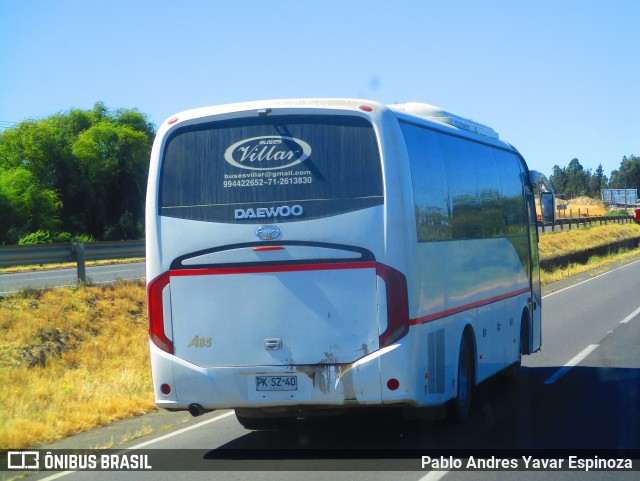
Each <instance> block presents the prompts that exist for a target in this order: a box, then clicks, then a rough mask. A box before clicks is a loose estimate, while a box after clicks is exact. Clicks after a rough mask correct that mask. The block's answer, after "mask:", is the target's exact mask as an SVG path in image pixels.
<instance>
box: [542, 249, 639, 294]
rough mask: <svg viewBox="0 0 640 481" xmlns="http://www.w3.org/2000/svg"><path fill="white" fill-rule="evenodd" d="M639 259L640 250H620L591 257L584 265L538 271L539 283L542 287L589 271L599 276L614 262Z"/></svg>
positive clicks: (570, 265)
mask: <svg viewBox="0 0 640 481" xmlns="http://www.w3.org/2000/svg"><path fill="white" fill-rule="evenodd" d="M637 259H640V249H634V250H622V251H620V252H618V253H617V254H611V255H608V256H603V257H600V256H593V257H591V258H590V259H589V261H588V262H587V263H586V264H569V265H568V266H567V267H565V268H562V269H555V270H553V271H544V270H541V271H540V282H541V283H542V285H546V284H552V283H554V282H557V281H561V280H562V279H566V278H568V277H571V276H574V275H576V274H582V273H583V272H588V271H590V274H591V275H592V276H595V275H598V274H601V273H602V272H604V271H605V270H606V269H602V268H605V267H606V266H608V265H609V264H613V263H614V262H624V263H627V262H631V261H634V260H637Z"/></svg>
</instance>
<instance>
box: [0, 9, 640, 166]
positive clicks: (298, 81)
mask: <svg viewBox="0 0 640 481" xmlns="http://www.w3.org/2000/svg"><path fill="white" fill-rule="evenodd" d="M298 97H345V98H363V99H371V100H376V101H380V102H383V103H387V104H391V103H394V102H408V101H417V102H425V103H429V104H433V105H437V106H439V107H441V108H443V109H445V110H448V111H451V112H453V113H455V114H457V115H461V116H463V117H468V118H471V119H473V120H476V121H478V122H481V123H484V124H486V125H489V126H491V127H492V128H493V129H495V130H496V131H497V132H498V133H499V134H500V138H501V139H502V140H505V141H507V142H509V143H510V144H512V145H514V146H515V147H516V148H517V149H518V150H519V151H520V152H521V153H522V155H523V156H524V157H525V159H526V160H527V163H528V164H529V167H530V168H531V169H534V170H539V171H541V172H543V173H545V174H546V175H550V174H551V173H552V169H553V166H554V165H559V166H560V167H566V166H567V165H568V164H569V162H570V161H571V160H572V159H573V158H577V159H578V160H579V161H580V163H581V165H582V166H583V167H584V168H585V169H592V170H593V171H595V169H596V168H597V167H598V165H599V164H602V166H603V168H604V172H605V174H606V175H607V176H609V175H610V173H611V171H612V170H615V169H618V168H619V166H620V162H621V160H622V157H623V156H625V155H626V156H630V155H632V154H634V155H640V1H637V0H530V1H529V0H505V1H503V0H477V1H472V0H456V1H444V0H438V1H435V0H422V1H418V0H415V1H411V0H396V1H378V0H351V1H349V0H322V1H311V0H307V1H304V0H294V1H292V0H280V1H278V0H264V1H258V0H229V1H224V0H218V1H216V0H208V1H205V0H184V1H178V0H171V1H166V0H136V1H128V0H91V1H87V0H56V1H45V0H0V128H2V127H5V128H6V127H7V126H12V125H15V124H16V123H18V122H20V121H22V120H25V119H38V118H43V117H47V116H50V115H52V114H55V113H58V112H63V111H68V110H70V109H72V108H80V109H90V108H92V107H93V105H94V103H95V102H96V101H102V102H104V103H105V104H106V105H107V107H109V108H112V109H116V108H137V109H138V110H140V111H141V112H143V113H145V114H147V115H148V116H149V118H150V120H151V121H152V122H153V123H155V124H156V125H159V124H160V123H162V122H163V121H164V120H165V119H167V118H168V117H170V116H171V115H172V114H174V113H177V112H180V111H182V110H187V109H190V108H195V107H203V106H207V105H218V104H226V103H232V102H239V101H247V100H261V99H276V98H298Z"/></svg>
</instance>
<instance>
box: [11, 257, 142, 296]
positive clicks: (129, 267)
mask: <svg viewBox="0 0 640 481" xmlns="http://www.w3.org/2000/svg"><path fill="white" fill-rule="evenodd" d="M86 273H87V282H90V283H93V284H101V283H107V282H113V281H115V280H118V279H121V280H130V279H143V278H144V276H145V267H144V262H136V263H131V264H112V265H104V266H94V267H87V271H86ZM77 279H78V276H77V270H76V269H75V268H73V269H56V270H49V271H32V272H23V273H18V274H3V275H0V296H2V295H6V294H9V293H12V292H17V291H20V290H21V289H28V288H43V287H61V286H73V285H75V284H76V283H77V282H78V280H77Z"/></svg>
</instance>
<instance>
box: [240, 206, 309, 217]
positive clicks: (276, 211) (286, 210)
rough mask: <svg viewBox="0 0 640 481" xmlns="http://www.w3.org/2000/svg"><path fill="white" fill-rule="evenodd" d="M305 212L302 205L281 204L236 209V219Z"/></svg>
mask: <svg viewBox="0 0 640 481" xmlns="http://www.w3.org/2000/svg"><path fill="white" fill-rule="evenodd" d="M302 214H304V209H303V208H302V206H301V205H292V206H288V205H281V206H280V207H260V208H258V209H235V211H234V217H235V218H236V219H261V218H265V217H289V216H295V217H299V216H301V215H302Z"/></svg>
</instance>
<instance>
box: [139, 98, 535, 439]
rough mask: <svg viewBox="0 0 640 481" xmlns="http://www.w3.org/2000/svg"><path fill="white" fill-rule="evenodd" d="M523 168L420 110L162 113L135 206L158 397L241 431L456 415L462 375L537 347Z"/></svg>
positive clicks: (461, 125)
mask: <svg viewBox="0 0 640 481" xmlns="http://www.w3.org/2000/svg"><path fill="white" fill-rule="evenodd" d="M533 174H537V173H534V172H531V173H530V172H529V170H528V168H527V165H526V163H525V161H524V159H523V158H522V157H521V156H520V154H519V153H518V152H517V151H516V150H515V149H514V148H513V147H512V146H510V145H509V144H507V143H505V142H502V141H500V140H498V135H497V134H496V133H495V132H494V131H493V130H492V129H490V128H488V127H486V126H483V125H481V124H478V123H475V122H472V121H470V120H466V119H464V118H462V117H458V116H456V115H452V114H449V113H447V112H444V111H442V110H441V109H438V108H436V107H433V106H430V105H426V104H420V103H407V104H400V105H390V106H385V105H382V104H380V103H377V102H372V101H362V100H337V99H298V100H276V101H261V102H250V103H240V104H233V105H223V106H216V107H208V108H201V109H195V110H190V111H186V112H183V113H180V114H178V115H176V116H175V117H173V118H171V119H169V120H168V121H166V122H165V123H164V124H163V125H162V126H161V127H160V129H159V131H158V134H157V137H156V140H155V143H154V146H153V151H152V155H151V164H150V171H149V183H148V190H147V204H146V239H147V240H146V242H147V245H146V249H147V250H146V252H147V280H148V303H149V332H150V349H151V366H152V375H153V385H154V392H155V399H156V403H157V404H158V405H159V406H160V407H163V408H166V409H170V410H189V412H191V414H193V415H199V414H202V413H203V412H206V411H208V410H212V409H222V408H232V409H235V411H236V415H237V417H238V420H239V421H240V423H241V424H242V425H243V426H245V427H247V428H249V429H268V428H275V427H279V426H281V425H283V424H287V423H289V422H291V420H293V419H296V418H301V417H311V416H315V415H328V414H333V413H339V412H342V410H345V409H347V408H357V407H382V406H389V407H402V408H405V410H406V412H407V413H416V412H422V411H424V410H423V409H422V408H428V407H433V406H444V405H447V406H449V407H451V412H452V413H453V415H454V417H457V418H460V419H463V418H464V417H466V415H467V414H468V412H469V406H470V402H471V393H472V390H473V387H474V386H475V385H476V384H478V383H480V382H482V381H483V380H485V379H487V378H488V377H490V376H492V375H494V374H497V373H499V372H508V371H510V370H513V369H514V368H517V367H519V365H520V360H521V355H522V354H530V353H533V352H535V351H537V350H539V349H540V344H541V331H540V329H541V322H540V321H541V306H540V301H541V296H540V281H539V268H538V245H537V244H538V234H537V228H536V212H535V206H534V193H533V184H532V182H531V179H535V178H537V177H535V176H534V175H533ZM538 176H539V174H538Z"/></svg>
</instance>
